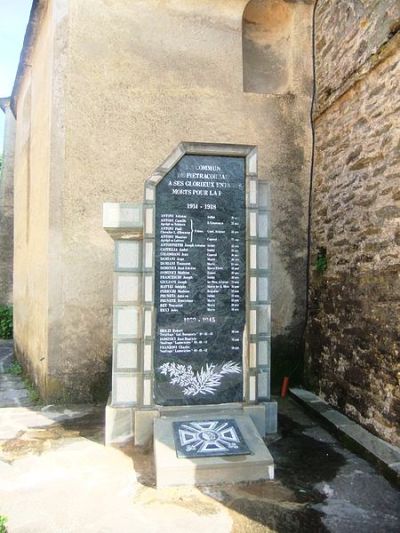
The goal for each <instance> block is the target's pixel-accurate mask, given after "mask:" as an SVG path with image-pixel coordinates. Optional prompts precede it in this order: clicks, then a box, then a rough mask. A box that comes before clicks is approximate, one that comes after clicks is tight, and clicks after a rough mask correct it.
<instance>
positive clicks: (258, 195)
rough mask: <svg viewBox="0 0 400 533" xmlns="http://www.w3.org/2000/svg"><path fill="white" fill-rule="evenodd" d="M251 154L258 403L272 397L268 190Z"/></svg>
mask: <svg viewBox="0 0 400 533" xmlns="http://www.w3.org/2000/svg"><path fill="white" fill-rule="evenodd" d="M253 158H254V159H253V160H252V159H251V156H250V157H249V158H248V168H247V173H248V180H247V273H248V274H247V323H248V341H249V344H248V361H249V370H248V389H247V390H248V394H247V401H248V402H250V403H258V402H262V401H268V400H270V397H271V392H270V373H271V372H270V369H271V367H270V351H271V302H270V285H269V284H270V207H269V199H270V193H269V184H268V183H267V182H265V181H261V180H258V179H257V160H256V154H254V155H253Z"/></svg>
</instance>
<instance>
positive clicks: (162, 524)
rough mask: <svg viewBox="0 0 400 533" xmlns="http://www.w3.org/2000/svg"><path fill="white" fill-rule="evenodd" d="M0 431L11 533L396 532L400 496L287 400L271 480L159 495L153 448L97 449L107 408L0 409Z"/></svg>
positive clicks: (0, 491)
mask: <svg viewBox="0 0 400 533" xmlns="http://www.w3.org/2000/svg"><path fill="white" fill-rule="evenodd" d="M5 426H9V427H10V432H9V437H8V438H5V435H4V433H3V435H2V436H1V437H0V513H1V514H3V515H6V516H7V517H8V519H9V533H54V532H62V533H86V532H88V533H138V532H140V533H153V532H154V533H160V532H162V533H181V532H182V533H183V532H184V533H187V531H188V529H190V533H204V532H205V531H207V533H268V532H277V531H280V532H282V533H304V532H305V531H307V532H308V531H309V532H312V533H313V532H332V533H347V532H352V531H354V532H357V533H358V532H359V531H363V533H364V532H366V533H369V532H371V533H372V532H374V533H376V531H384V532H385V533H392V532H393V533H398V531H400V494H399V492H398V491H397V490H396V489H395V488H394V487H392V486H391V485H390V483H389V482H388V481H387V480H386V479H385V478H384V477H383V476H382V475H381V474H380V473H379V472H378V471H376V470H375V469H374V468H373V467H372V466H371V465H370V464H369V463H368V462H366V461H365V460H364V459H362V458H360V457H358V456H357V455H355V454H354V453H352V452H350V451H349V450H347V449H345V448H344V447H343V446H342V445H341V444H340V443H339V442H338V441H337V440H336V439H335V438H334V437H332V435H331V434H329V433H328V432H327V431H326V430H324V429H322V428H320V427H319V425H318V424H317V423H316V421H315V420H314V419H312V418H310V417H309V416H308V415H307V414H306V413H305V412H304V410H303V409H302V408H301V407H300V406H299V405H297V404H296V403H295V402H294V401H293V400H291V399H286V400H284V401H281V402H280V405H279V430H280V431H279V433H278V434H276V435H275V436H269V437H268V439H266V442H267V444H268V448H269V450H270V452H271V454H272V456H273V458H274V461H275V468H276V476H275V480H273V481H261V482H251V483H235V484H230V483H224V484H217V485H212V486H211V485H209V486H202V487H167V488H162V489H157V488H156V479H155V468H154V462H153V457H154V456H153V449H152V447H151V446H148V447H140V446H134V444H133V443H129V444H125V445H124V446H119V447H105V446H104V406H46V407H43V408H38V407H35V408H34V409H32V408H16V407H14V408H5V409H0V428H1V429H3V428H4V427H5ZM361 526H362V527H361Z"/></svg>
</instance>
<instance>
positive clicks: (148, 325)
mask: <svg viewBox="0 0 400 533" xmlns="http://www.w3.org/2000/svg"><path fill="white" fill-rule="evenodd" d="M152 334H153V312H152V310H151V309H146V310H145V312H144V336H145V337H151V336H152Z"/></svg>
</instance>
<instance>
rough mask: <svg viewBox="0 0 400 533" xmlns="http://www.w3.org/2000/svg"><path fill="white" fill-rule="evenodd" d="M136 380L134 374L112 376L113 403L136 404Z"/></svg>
mask: <svg viewBox="0 0 400 533" xmlns="http://www.w3.org/2000/svg"><path fill="white" fill-rule="evenodd" d="M137 385H138V379H137V375H136V374H114V380H113V403H117V404H125V405H127V404H136V403H137V390H138V387H137Z"/></svg>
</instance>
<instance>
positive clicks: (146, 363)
mask: <svg viewBox="0 0 400 533" xmlns="http://www.w3.org/2000/svg"><path fill="white" fill-rule="evenodd" d="M152 368H153V350H152V345H151V344H150V343H146V344H145V345H144V349H143V372H150V371H151V370H152Z"/></svg>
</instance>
